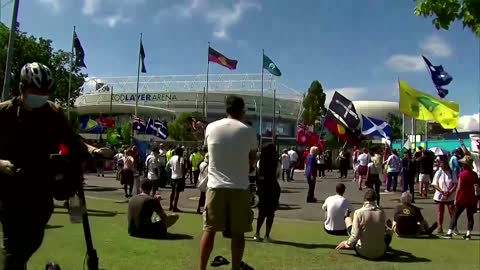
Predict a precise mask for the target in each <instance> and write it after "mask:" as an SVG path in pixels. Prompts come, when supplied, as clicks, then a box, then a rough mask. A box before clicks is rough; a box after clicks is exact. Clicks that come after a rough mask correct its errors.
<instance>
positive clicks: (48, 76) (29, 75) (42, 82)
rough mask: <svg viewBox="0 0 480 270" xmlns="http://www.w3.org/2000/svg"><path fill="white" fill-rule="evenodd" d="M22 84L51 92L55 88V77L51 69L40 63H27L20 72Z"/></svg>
mask: <svg viewBox="0 0 480 270" xmlns="http://www.w3.org/2000/svg"><path fill="white" fill-rule="evenodd" d="M20 82H22V83H23V84H24V85H26V86H33V87H35V88H38V89H39V90H42V91H49V90H50V89H51V88H52V86H53V75H52V72H51V71H50V69H49V68H48V67H47V66H45V65H43V64H40V63H37V62H34V63H27V64H25V65H24V66H23V67H22V70H21V71H20Z"/></svg>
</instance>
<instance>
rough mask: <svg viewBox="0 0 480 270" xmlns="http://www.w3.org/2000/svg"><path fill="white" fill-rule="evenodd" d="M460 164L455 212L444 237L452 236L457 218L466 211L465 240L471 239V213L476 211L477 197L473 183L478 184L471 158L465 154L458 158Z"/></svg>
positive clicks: (472, 221) (472, 220)
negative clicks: (460, 170) (461, 169)
mask: <svg viewBox="0 0 480 270" xmlns="http://www.w3.org/2000/svg"><path fill="white" fill-rule="evenodd" d="M459 162H460V164H462V168H463V171H462V172H461V173H460V175H459V176H458V187H457V195H456V197H455V207H456V209H455V213H454V214H453V216H452V220H451V222H450V227H449V229H448V232H447V234H446V235H445V238H452V235H453V230H454V228H456V226H457V222H458V218H459V217H460V215H461V214H462V213H463V211H466V212H467V233H466V234H465V236H464V237H463V238H464V239H465V240H470V239H471V237H472V236H471V233H472V230H473V223H474V219H473V215H474V214H475V212H476V211H477V198H476V196H475V189H478V187H477V188H476V187H475V185H478V182H477V180H478V179H477V174H476V173H475V172H474V171H473V170H472V169H473V158H472V157H471V156H469V155H466V156H465V157H463V158H462V159H460V160H459Z"/></svg>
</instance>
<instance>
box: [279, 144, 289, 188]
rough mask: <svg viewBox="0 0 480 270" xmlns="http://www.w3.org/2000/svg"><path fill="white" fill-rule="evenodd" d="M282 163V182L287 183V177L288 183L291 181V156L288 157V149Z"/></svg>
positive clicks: (283, 155) (281, 157)
mask: <svg viewBox="0 0 480 270" xmlns="http://www.w3.org/2000/svg"><path fill="white" fill-rule="evenodd" d="M280 161H281V164H282V180H283V182H285V175H286V176H287V181H288V180H290V156H289V155H288V152H287V149H285V150H283V154H282V156H280Z"/></svg>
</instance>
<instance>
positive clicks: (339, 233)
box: [323, 226, 352, 236]
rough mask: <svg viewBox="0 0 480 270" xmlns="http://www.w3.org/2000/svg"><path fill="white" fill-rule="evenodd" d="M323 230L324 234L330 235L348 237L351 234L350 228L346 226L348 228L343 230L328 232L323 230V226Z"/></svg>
mask: <svg viewBox="0 0 480 270" xmlns="http://www.w3.org/2000/svg"><path fill="white" fill-rule="evenodd" d="M323 229H324V230H325V232H326V233H328V234H330V235H337V236H349V235H350V234H352V226H348V228H346V229H345V230H334V231H330V230H327V228H325V226H323Z"/></svg>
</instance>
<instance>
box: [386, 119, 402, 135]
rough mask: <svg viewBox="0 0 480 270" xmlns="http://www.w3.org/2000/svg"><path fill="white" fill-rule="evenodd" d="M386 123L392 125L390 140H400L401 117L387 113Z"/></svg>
mask: <svg viewBox="0 0 480 270" xmlns="http://www.w3.org/2000/svg"><path fill="white" fill-rule="evenodd" d="M387 121H388V124H390V126H391V127H392V138H390V139H391V140H401V139H402V135H403V134H402V124H403V119H402V118H401V117H400V116H398V115H395V114H392V113H389V114H388V115H387Z"/></svg>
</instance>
